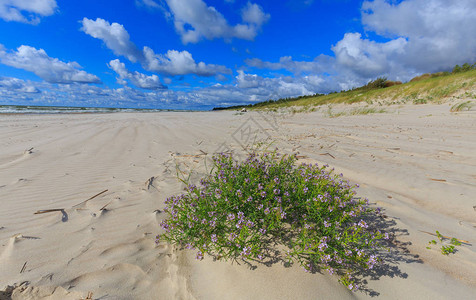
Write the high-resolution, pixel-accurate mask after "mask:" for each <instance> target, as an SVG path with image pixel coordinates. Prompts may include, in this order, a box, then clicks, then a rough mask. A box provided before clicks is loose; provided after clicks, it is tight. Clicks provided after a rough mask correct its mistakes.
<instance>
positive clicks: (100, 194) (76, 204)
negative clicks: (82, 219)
mask: <svg viewBox="0 0 476 300" xmlns="http://www.w3.org/2000/svg"><path fill="white" fill-rule="evenodd" d="M107 191H108V190H104V191H102V192H100V193H98V194H96V195H94V196H92V197H91V198H89V199H86V200H84V201H83V202H81V203H78V204H76V205H74V206H73V207H76V206H80V205H81V204H84V203H86V202H88V201H89V200H92V199H94V198H96V197H97V196H100V195H102V194H104V193H105V192H107Z"/></svg>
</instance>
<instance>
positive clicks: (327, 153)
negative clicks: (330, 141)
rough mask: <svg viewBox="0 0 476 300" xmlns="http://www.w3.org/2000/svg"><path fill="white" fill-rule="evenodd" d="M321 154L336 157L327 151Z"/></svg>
mask: <svg viewBox="0 0 476 300" xmlns="http://www.w3.org/2000/svg"><path fill="white" fill-rule="evenodd" d="M319 155H329V156H330V157H332V158H333V159H336V158H335V156H334V155H332V154H330V153H329V152H326V153H321V154H319Z"/></svg>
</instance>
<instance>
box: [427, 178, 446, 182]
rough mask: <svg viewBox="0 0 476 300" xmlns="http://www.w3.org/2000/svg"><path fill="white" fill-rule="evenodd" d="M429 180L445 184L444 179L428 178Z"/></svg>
mask: <svg viewBox="0 0 476 300" xmlns="http://www.w3.org/2000/svg"><path fill="white" fill-rule="evenodd" d="M430 180H433V181H439V182H446V179H435V178H430Z"/></svg>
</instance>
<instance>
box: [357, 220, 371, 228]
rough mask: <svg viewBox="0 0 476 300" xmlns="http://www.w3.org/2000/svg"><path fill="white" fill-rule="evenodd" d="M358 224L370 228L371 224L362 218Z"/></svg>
mask: <svg viewBox="0 0 476 300" xmlns="http://www.w3.org/2000/svg"><path fill="white" fill-rule="evenodd" d="M357 225H359V226H360V227H362V228H368V227H369V225H367V223H365V221H364V220H360V222H359V224H357Z"/></svg>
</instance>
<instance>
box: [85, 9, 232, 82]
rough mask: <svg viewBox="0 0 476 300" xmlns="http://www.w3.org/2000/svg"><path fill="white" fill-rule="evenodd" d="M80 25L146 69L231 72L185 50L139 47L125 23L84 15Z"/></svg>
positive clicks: (167, 72)
mask: <svg viewBox="0 0 476 300" xmlns="http://www.w3.org/2000/svg"><path fill="white" fill-rule="evenodd" d="M82 24H83V27H82V28H81V29H82V30H83V31H84V32H85V33H86V34H89V35H91V36H92V37H94V38H97V39H100V40H102V41H103V42H104V43H105V44H106V46H107V47H108V48H109V49H111V50H112V51H113V52H114V54H116V55H118V56H119V55H121V56H124V57H126V58H127V59H129V60H130V61H131V62H140V63H141V64H142V66H143V68H144V69H146V70H147V71H152V72H157V73H159V74H165V75H169V76H175V75H186V74H195V75H198V76H215V75H217V74H220V73H224V74H230V73H231V71H230V70H229V69H228V68H226V67H224V66H220V65H214V64H205V63H204V62H198V63H197V62H196V61H195V60H194V59H193V57H192V54H191V53H190V52H188V51H177V50H169V51H167V53H165V54H156V53H155V52H154V51H153V50H152V49H151V48H149V47H147V46H145V47H144V49H143V51H140V50H139V49H138V48H137V47H136V45H135V44H134V43H132V42H131V41H130V37H129V33H128V32H127V31H126V29H125V28H124V26H122V25H121V24H118V23H112V24H110V23H109V22H107V21H105V20H103V19H99V18H98V19H96V21H93V20H90V19H87V18H84V19H83V20H82Z"/></svg>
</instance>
